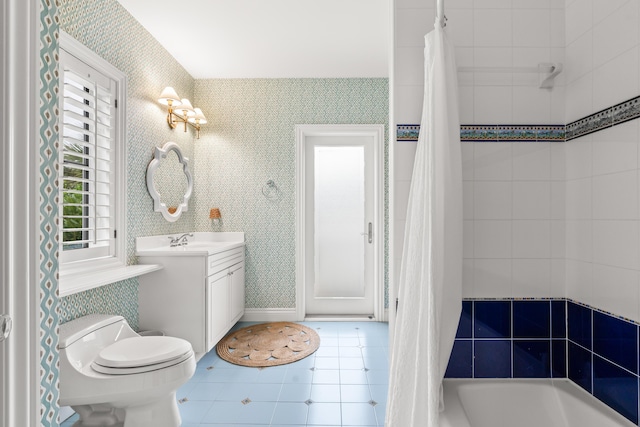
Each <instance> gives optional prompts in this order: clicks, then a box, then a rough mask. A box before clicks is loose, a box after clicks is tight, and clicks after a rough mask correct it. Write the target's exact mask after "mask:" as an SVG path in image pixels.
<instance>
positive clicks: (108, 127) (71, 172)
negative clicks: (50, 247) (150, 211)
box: [59, 48, 124, 263]
mask: <svg viewBox="0 0 640 427" xmlns="http://www.w3.org/2000/svg"><path fill="white" fill-rule="evenodd" d="M83 59H86V58H83ZM59 69H60V100H59V106H60V110H59V111H60V125H59V132H60V151H59V187H60V197H59V207H60V211H59V214H60V222H59V224H60V242H59V243H60V249H61V250H60V260H61V262H62V263H68V262H75V261H86V260H96V259H108V258H115V257H117V256H119V255H122V254H117V248H118V246H117V245H116V236H117V234H116V233H117V228H118V224H119V223H120V222H119V219H118V216H119V215H122V216H123V215H124V214H123V213H121V212H122V211H123V206H122V197H120V198H119V197H118V194H117V192H118V189H119V188H122V185H117V184H118V183H117V179H118V177H119V175H120V174H119V173H118V168H119V167H121V165H119V161H118V160H119V159H121V156H119V154H120V153H119V150H120V149H121V147H120V145H121V141H119V139H120V138H119V135H120V133H119V132H118V128H119V126H121V124H120V123H118V119H119V117H120V116H119V115H118V114H117V108H116V107H117V96H118V80H116V79H114V78H112V77H111V76H109V75H108V73H105V72H102V70H99V69H98V68H97V67H95V66H92V65H90V64H88V63H87V62H86V61H83V60H82V59H79V58H78V57H76V56H74V55H73V54H71V53H69V52H68V51H66V50H64V49H63V48H61V50H60V68H59Z"/></svg>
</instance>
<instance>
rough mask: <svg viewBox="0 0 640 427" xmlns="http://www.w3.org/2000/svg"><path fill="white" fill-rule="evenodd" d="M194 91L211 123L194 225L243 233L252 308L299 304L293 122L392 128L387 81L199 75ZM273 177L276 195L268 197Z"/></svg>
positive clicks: (202, 145)
mask: <svg viewBox="0 0 640 427" xmlns="http://www.w3.org/2000/svg"><path fill="white" fill-rule="evenodd" d="M195 94H196V95H195V101H196V104H197V105H199V106H200V107H201V108H202V110H203V112H204V114H205V115H206V116H207V119H208V120H209V122H208V124H207V125H206V127H205V128H204V130H203V132H202V133H201V138H200V140H198V141H196V145H195V150H194V151H195V156H194V159H195V161H194V169H195V176H196V185H195V190H194V202H195V203H194V205H195V209H194V211H195V219H194V221H195V225H196V229H197V230H198V231H244V232H245V238H246V241H247V246H246V255H247V262H246V286H247V292H246V306H247V307H248V308H295V185H296V183H295V125H296V124H349V123H354V124H356V123H357V124H361V123H369V124H385V125H387V124H388V115H389V112H388V105H389V101H388V80H387V79H368V78H367V79H212V80H196V82H195ZM387 128H388V126H387ZM387 134H388V132H387ZM385 141H388V137H386V138H385ZM385 151H388V144H385ZM385 157H387V156H385ZM386 169H387V173H388V165H387V167H386ZM268 180H273V181H274V182H275V184H276V185H277V186H278V188H279V190H280V191H281V198H280V199H279V200H275V201H272V200H268V199H267V198H265V197H264V196H263V194H262V192H261V189H262V187H263V186H264V185H265V183H266V182H267V181H268ZM212 207H218V208H220V210H221V212H222V224H221V225H219V226H215V225H213V224H212V223H211V221H210V220H209V217H208V212H209V208H212Z"/></svg>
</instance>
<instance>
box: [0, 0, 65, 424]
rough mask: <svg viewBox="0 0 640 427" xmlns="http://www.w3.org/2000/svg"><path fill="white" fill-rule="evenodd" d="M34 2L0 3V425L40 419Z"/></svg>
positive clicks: (36, 13) (36, 25) (36, 29)
mask: <svg viewBox="0 0 640 427" xmlns="http://www.w3.org/2000/svg"><path fill="white" fill-rule="evenodd" d="M39 6H40V4H39V1H38V0H28V1H25V0H6V1H4V2H2V5H1V6H0V8H2V12H0V19H1V22H0V24H1V25H0V28H2V37H1V41H0V43H2V48H1V51H2V74H1V76H0V80H1V81H0V85H1V98H2V99H3V101H4V103H5V104H4V106H3V108H2V112H1V113H0V114H1V115H2V118H1V119H0V122H1V124H2V126H1V128H0V129H1V130H0V132H1V134H2V148H1V150H2V151H1V154H2V156H1V157H2V159H1V160H0V162H2V163H1V165H0V169H2V171H1V172H0V173H1V174H2V176H1V178H0V181H1V183H2V193H1V199H2V205H3V215H2V216H0V227H1V233H0V234H1V235H2V239H0V241H1V243H0V259H1V262H2V268H1V270H2V272H1V273H0V275H1V277H0V280H1V281H2V287H1V288H0V312H2V313H5V314H9V315H10V316H11V317H12V318H13V325H14V327H13V331H12V333H11V335H10V336H9V338H8V340H7V341H5V342H4V343H2V344H0V387H2V389H1V392H0V424H2V425H5V426H36V425H40V420H39V414H40V394H39V392H40V387H39V382H40V371H39V362H40V352H39V346H40V343H39V333H38V332H39V325H38V318H39V316H38V313H39V305H38V303H39V289H38V287H39V274H38V259H39V258H38V250H39V246H38V232H37V230H38V227H39V225H38V209H37V207H38V183H39V180H38V170H37V169H38V168H37V164H38V162H37V154H38V148H39V139H38V136H37V135H38V124H39V109H38V105H39V92H38V88H39V75H38V70H39V66H38V64H39V59H38V56H39V52H40V49H39V47H38V46H39V32H40V30H39V21H38V17H39V10H40V8H39ZM52 404H57V403H52Z"/></svg>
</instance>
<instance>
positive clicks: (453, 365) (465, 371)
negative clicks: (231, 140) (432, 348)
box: [444, 340, 473, 378]
mask: <svg viewBox="0 0 640 427" xmlns="http://www.w3.org/2000/svg"><path fill="white" fill-rule="evenodd" d="M444 376H445V377H446V378H472V377H473V346H472V342H471V340H455V342H454V343H453V350H451V357H450V358H449V365H448V366H447V372H445V374H444Z"/></svg>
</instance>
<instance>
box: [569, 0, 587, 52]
mask: <svg viewBox="0 0 640 427" xmlns="http://www.w3.org/2000/svg"><path fill="white" fill-rule="evenodd" d="M592 22H593V2H592V0H575V1H573V2H571V3H570V4H569V3H568V4H567V8H566V17H565V24H566V38H567V44H570V43H572V42H573V41H574V40H576V39H577V38H578V37H580V36H581V35H582V34H584V33H586V32H587V31H588V30H589V29H590V28H591V26H592Z"/></svg>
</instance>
